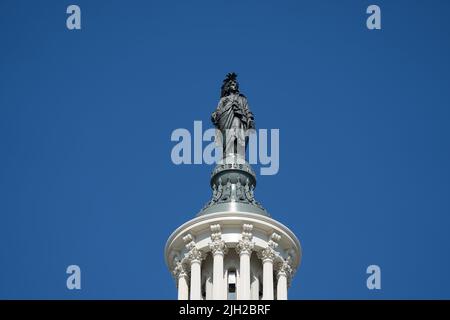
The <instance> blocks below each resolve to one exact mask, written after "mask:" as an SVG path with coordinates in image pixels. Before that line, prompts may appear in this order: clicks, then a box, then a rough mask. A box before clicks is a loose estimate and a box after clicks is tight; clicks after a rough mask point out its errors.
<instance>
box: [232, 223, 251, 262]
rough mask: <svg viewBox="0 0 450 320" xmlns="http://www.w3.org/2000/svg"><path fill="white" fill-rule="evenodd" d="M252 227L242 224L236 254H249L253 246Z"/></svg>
mask: <svg viewBox="0 0 450 320" xmlns="http://www.w3.org/2000/svg"><path fill="white" fill-rule="evenodd" d="M252 230H253V225H252V224H244V225H243V226H242V238H241V240H239V242H238V244H237V245H236V252H237V253H238V254H239V255H241V254H251V253H252V251H253V248H254V247H255V244H254V243H253V241H252V238H253V234H252Z"/></svg>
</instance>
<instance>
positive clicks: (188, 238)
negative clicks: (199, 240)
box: [183, 233, 195, 250]
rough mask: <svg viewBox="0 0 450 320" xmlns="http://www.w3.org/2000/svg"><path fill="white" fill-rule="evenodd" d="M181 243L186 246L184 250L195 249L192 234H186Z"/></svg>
mask: <svg viewBox="0 0 450 320" xmlns="http://www.w3.org/2000/svg"><path fill="white" fill-rule="evenodd" d="M183 241H184V243H185V244H186V249H188V250H192V249H193V248H195V241H194V237H193V236H192V234H190V233H188V234H187V235H185V236H184V237H183Z"/></svg>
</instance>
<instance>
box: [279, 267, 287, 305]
mask: <svg viewBox="0 0 450 320" xmlns="http://www.w3.org/2000/svg"><path fill="white" fill-rule="evenodd" d="M277 300H287V275H286V272H284V271H281V270H280V271H278V273H277Z"/></svg>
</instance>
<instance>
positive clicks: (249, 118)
mask: <svg viewBox="0 0 450 320" xmlns="http://www.w3.org/2000/svg"><path fill="white" fill-rule="evenodd" d="M211 118H212V122H213V123H214V125H215V126H216V128H217V129H218V130H217V132H216V143H217V144H218V145H219V146H222V147H223V151H224V152H225V153H229V150H232V149H231V148H232V146H231V145H230V144H231V143H233V141H234V139H237V141H238V143H239V144H240V145H241V146H244V148H245V136H246V131H247V130H248V129H254V122H253V114H252V113H251V111H250V108H249V106H248V102H247V98H246V97H245V96H244V95H242V94H230V95H228V96H225V97H222V98H221V99H220V101H219V104H218V106H217V109H216V111H215V112H214V113H213V114H212V116H211ZM227 131H228V134H229V135H230V138H231V139H229V140H230V141H226V143H225V145H224V144H223V141H224V140H225V139H226V135H227Z"/></svg>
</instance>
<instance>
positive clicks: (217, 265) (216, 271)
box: [209, 224, 228, 300]
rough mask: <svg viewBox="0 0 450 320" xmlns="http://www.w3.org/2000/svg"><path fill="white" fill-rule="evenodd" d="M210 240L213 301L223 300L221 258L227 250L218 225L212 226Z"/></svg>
mask: <svg viewBox="0 0 450 320" xmlns="http://www.w3.org/2000/svg"><path fill="white" fill-rule="evenodd" d="M210 228H211V232H212V233H211V240H212V242H211V243H210V244H209V247H210V249H211V253H212V254H213V299H214V300H224V299H225V297H224V279H223V258H224V255H225V254H226V253H227V251H228V249H227V246H226V244H225V241H223V240H222V234H221V231H220V225H218V224H217V225H212V226H211V227H210Z"/></svg>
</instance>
